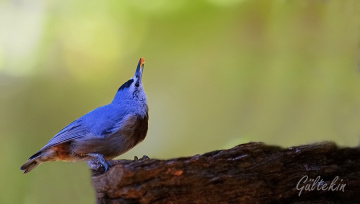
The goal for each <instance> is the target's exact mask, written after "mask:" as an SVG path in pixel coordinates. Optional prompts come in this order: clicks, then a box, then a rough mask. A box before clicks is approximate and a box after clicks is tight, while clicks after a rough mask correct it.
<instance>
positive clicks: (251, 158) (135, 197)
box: [92, 142, 360, 203]
mask: <svg viewBox="0 0 360 204" xmlns="http://www.w3.org/2000/svg"><path fill="white" fill-rule="evenodd" d="M112 164H113V166H112V167H111V168H110V170H109V171H107V172H106V173H103V174H101V173H99V172H93V177H92V183H93V186H94V188H95V190H96V196H97V202H98V203H360V149H359V148H339V147H337V146H336V145H335V144H334V143H330V142H326V143H319V144H312V145H304V146H298V147H291V148H286V149H284V148H280V147H276V146H268V145H265V144H262V143H248V144H242V145H239V146H236V147H234V148H232V149H229V150H220V151H213V152H209V153H206V154H203V155H195V156H192V157H186V158H176V159H170V160H156V159H149V160H138V161H128V160H118V161H112ZM304 176H308V178H309V179H308V181H307V182H304V178H303V177H304ZM318 176H320V179H319V181H318V182H317V183H316V182H314V181H310V179H316V177H318ZM337 176H338V180H337V181H336V182H335V184H336V185H334V186H333V188H332V189H333V190H335V191H332V190H321V187H324V186H326V185H327V187H328V189H329V186H330V185H331V182H333V181H334V179H335V178H336V177H337ZM301 178H303V180H302V181H300V180H301ZM321 179H322V180H323V182H321ZM299 181H300V182H299ZM344 184H345V185H346V186H344V188H343V190H341V189H340V187H341V185H344ZM297 186H298V187H297ZM305 186H308V187H309V188H310V189H311V188H315V189H313V190H311V191H306V190H305ZM301 187H304V189H303V191H302V192H301V195H300V196H299V192H300V190H298V189H301ZM336 187H338V189H337V190H336ZM317 188H319V189H317Z"/></svg>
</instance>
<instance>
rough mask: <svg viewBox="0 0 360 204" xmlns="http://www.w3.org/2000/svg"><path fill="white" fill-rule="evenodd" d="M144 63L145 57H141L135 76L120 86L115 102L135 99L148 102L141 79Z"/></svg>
mask: <svg viewBox="0 0 360 204" xmlns="http://www.w3.org/2000/svg"><path fill="white" fill-rule="evenodd" d="M144 64H145V59H144V58H140V60H139V64H138V66H137V68H136V72H135V75H134V77H133V78H131V79H129V80H128V81H127V82H125V83H124V84H123V85H121V86H120V88H119V90H118V91H117V93H116V96H115V98H114V100H113V103H114V102H115V103H116V102H120V101H123V100H133V99H135V100H139V101H144V102H146V95H145V92H144V88H143V84H142V81H141V79H142V74H143V71H144Z"/></svg>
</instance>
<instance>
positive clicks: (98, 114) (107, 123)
mask: <svg viewBox="0 0 360 204" xmlns="http://www.w3.org/2000/svg"><path fill="white" fill-rule="evenodd" d="M126 114H127V111H126V110H125V111H124V110H121V109H119V108H117V107H114V106H112V105H111V104H109V105H106V106H102V107H99V108H97V109H95V110H93V111H91V112H89V113H88V114H86V115H84V116H82V117H81V118H79V119H77V120H75V121H74V122H72V123H70V124H69V125H68V126H66V127H65V128H64V129H62V130H61V131H60V132H59V133H57V134H56V135H55V136H54V137H53V138H52V139H51V140H50V141H49V142H48V143H47V144H46V145H45V146H44V147H43V148H42V149H41V150H44V149H47V148H49V147H53V146H55V145H58V144H61V143H64V142H68V141H72V140H76V139H83V138H85V137H106V136H107V135H111V134H112V133H114V132H116V131H117V130H118V129H119V128H120V127H119V125H118V124H119V123H120V121H121V120H122V119H123V118H124V116H125V115H126ZM41 150H40V151H41Z"/></svg>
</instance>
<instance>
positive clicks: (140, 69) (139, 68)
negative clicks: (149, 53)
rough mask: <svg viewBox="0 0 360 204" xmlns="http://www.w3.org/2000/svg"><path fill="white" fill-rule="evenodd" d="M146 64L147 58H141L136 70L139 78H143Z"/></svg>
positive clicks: (136, 75)
mask: <svg viewBox="0 0 360 204" xmlns="http://www.w3.org/2000/svg"><path fill="white" fill-rule="evenodd" d="M144 64H145V59H144V58H140V60H139V64H138V66H137V68H136V72H135V77H137V78H139V80H141V77H142V74H143V71H144Z"/></svg>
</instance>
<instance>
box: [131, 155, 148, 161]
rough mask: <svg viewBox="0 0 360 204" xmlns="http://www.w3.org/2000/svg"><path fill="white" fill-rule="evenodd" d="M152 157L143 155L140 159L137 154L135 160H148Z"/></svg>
mask: <svg viewBox="0 0 360 204" xmlns="http://www.w3.org/2000/svg"><path fill="white" fill-rule="evenodd" d="M148 159H150V158H149V157H148V156H146V155H143V156H142V157H141V158H140V159H139V158H138V157H137V156H134V161H138V160H148Z"/></svg>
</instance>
